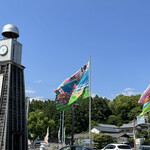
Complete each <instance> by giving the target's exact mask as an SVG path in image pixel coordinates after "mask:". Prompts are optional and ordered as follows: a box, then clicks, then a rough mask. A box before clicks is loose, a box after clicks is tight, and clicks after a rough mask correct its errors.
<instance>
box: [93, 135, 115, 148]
mask: <svg viewBox="0 0 150 150" xmlns="http://www.w3.org/2000/svg"><path fill="white" fill-rule="evenodd" d="M93 141H94V142H95V143H96V144H95V146H96V147H97V148H98V149H101V148H103V147H105V146H106V145H107V144H109V143H113V142H114V140H113V137H112V136H110V135H99V134H94V138H93Z"/></svg>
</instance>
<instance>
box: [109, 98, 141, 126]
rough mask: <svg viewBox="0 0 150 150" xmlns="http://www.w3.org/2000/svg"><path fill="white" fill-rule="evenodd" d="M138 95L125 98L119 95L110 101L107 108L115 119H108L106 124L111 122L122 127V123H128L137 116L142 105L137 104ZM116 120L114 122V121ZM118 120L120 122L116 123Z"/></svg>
mask: <svg viewBox="0 0 150 150" xmlns="http://www.w3.org/2000/svg"><path fill="white" fill-rule="evenodd" d="M139 98H140V95H136V96H125V95H119V96H117V97H116V98H115V99H114V100H113V101H111V102H110V103H109V104H108V106H109V108H110V110H111V111H112V113H113V115H115V116H116V118H115V117H113V118H112V117H109V119H108V120H107V122H113V123H115V122H116V123H115V125H118V126H120V125H122V124H123V123H128V122H130V121H131V120H133V119H134V118H136V116H138V115H139V112H140V110H141V109H142V105H141V104H139V103H138V100H139ZM115 119H116V121H115ZM118 120H120V121H119V122H118Z"/></svg>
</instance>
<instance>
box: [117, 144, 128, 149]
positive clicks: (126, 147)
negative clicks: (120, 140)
mask: <svg viewBox="0 0 150 150" xmlns="http://www.w3.org/2000/svg"><path fill="white" fill-rule="evenodd" d="M118 148H120V149H131V147H130V146H128V145H119V146H118Z"/></svg>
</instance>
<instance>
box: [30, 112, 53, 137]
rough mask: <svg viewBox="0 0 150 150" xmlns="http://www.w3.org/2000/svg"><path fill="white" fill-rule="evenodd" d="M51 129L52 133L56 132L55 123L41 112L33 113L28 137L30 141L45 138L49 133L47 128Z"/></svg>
mask: <svg viewBox="0 0 150 150" xmlns="http://www.w3.org/2000/svg"><path fill="white" fill-rule="evenodd" d="M48 126H49V128H50V133H51V134H53V133H52V132H53V131H54V126H55V122H54V121H53V120H49V119H48V117H45V116H44V113H43V112H42V111H40V110H36V111H35V112H31V113H30V116H29V118H28V137H29V139H30V140H35V139H36V138H37V137H39V138H44V136H45V135H46V133H47V127H48Z"/></svg>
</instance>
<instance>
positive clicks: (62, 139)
mask: <svg viewBox="0 0 150 150" xmlns="http://www.w3.org/2000/svg"><path fill="white" fill-rule="evenodd" d="M63 135H64V111H63V113H62V145H63V144H64V137H63Z"/></svg>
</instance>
